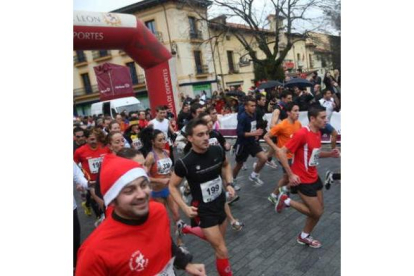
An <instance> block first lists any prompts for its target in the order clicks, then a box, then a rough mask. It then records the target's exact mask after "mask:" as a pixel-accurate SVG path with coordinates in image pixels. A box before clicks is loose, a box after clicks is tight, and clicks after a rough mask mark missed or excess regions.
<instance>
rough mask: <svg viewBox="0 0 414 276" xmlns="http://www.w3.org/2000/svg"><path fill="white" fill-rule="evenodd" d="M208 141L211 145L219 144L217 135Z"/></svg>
mask: <svg viewBox="0 0 414 276" xmlns="http://www.w3.org/2000/svg"><path fill="white" fill-rule="evenodd" d="M208 143H209V145H210V146H217V145H218V144H219V142H218V140H217V138H216V137H214V138H210V139H208Z"/></svg>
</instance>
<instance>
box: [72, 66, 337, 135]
mask: <svg viewBox="0 0 414 276" xmlns="http://www.w3.org/2000/svg"><path fill="white" fill-rule="evenodd" d="M293 78H303V79H307V80H308V81H310V83H311V84H312V85H311V86H306V87H305V86H302V87H301V86H293V87H289V88H286V87H283V86H277V87H273V88H270V89H262V90H259V89H257V88H256V87H255V86H252V87H250V88H249V90H248V91H247V92H244V91H242V89H241V87H240V86H239V87H235V86H230V87H229V88H226V89H224V90H223V89H219V90H216V91H213V93H212V94H211V97H209V96H208V95H207V93H206V92H205V91H202V92H201V93H200V94H199V95H195V97H194V98H191V97H190V96H189V95H184V94H183V93H180V95H179V99H180V108H181V109H180V110H179V111H177V112H178V114H177V116H176V115H175V114H173V113H172V112H171V110H170V109H167V119H169V120H170V122H171V124H172V126H173V128H174V130H176V131H177V130H179V129H181V128H182V127H183V126H184V125H186V124H187V122H188V121H189V120H190V119H191V118H192V116H191V111H190V107H191V105H193V104H194V103H198V104H200V105H202V106H204V107H205V109H208V108H214V109H215V110H216V111H217V114H221V115H227V114H231V113H240V109H243V104H244V99H246V98H247V97H248V96H254V97H255V98H256V99H257V100H260V99H262V101H263V103H261V104H260V105H259V106H260V111H261V112H263V113H272V112H273V111H274V109H275V108H276V107H277V105H278V104H279V103H280V101H281V96H282V93H285V94H286V93H288V94H291V95H292V98H293V102H296V103H297V104H298V105H299V108H300V111H307V109H308V106H309V105H310V104H312V103H314V102H320V104H321V105H323V106H325V107H326V108H327V109H328V110H329V111H330V114H331V113H332V112H333V111H337V112H339V111H340V109H341V103H340V99H341V87H340V86H341V76H340V73H339V70H338V69H335V70H333V72H332V73H331V72H329V71H328V72H326V73H325V75H324V76H323V78H321V77H320V76H318V73H317V72H315V71H312V72H307V73H304V72H302V70H297V71H296V72H295V73H291V72H288V71H286V72H285V79H284V82H287V81H289V80H291V79H293ZM261 83H262V82H258V83H257V86H258V85H260V84H261ZM263 97H264V98H263ZM167 108H168V107H167ZM152 119H153V116H152V113H151V110H150V109H149V108H148V109H146V110H141V111H138V112H130V113H129V114H126V112H121V113H120V114H117V115H116V118H115V120H116V121H117V122H118V123H119V125H120V128H121V131H122V132H125V131H126V130H127V128H128V126H129V122H130V121H136V120H137V121H138V122H139V124H138V127H139V129H143V128H145V127H146V126H147V125H148V122H149V121H150V120H152ZM111 120H112V119H111V117H109V116H103V115H100V116H84V117H82V116H81V117H76V118H74V125H76V126H78V127H81V128H84V129H85V128H91V127H95V126H96V127H100V128H102V129H105V128H106V127H107V125H108V124H109V122H110V121H111ZM104 131H105V130H104Z"/></svg>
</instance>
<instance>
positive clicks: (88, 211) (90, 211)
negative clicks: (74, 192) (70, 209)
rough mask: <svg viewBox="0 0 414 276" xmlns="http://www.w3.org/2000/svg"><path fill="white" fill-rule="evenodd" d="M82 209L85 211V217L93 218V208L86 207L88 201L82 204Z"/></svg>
mask: <svg viewBox="0 0 414 276" xmlns="http://www.w3.org/2000/svg"><path fill="white" fill-rule="evenodd" d="M82 207H83V209H84V211H85V215H87V216H88V217H90V216H92V208H91V207H88V206H86V201H84V202H82Z"/></svg>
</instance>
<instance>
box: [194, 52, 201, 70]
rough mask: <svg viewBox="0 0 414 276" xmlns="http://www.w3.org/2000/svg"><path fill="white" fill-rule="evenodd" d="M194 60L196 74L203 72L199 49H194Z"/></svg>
mask: <svg viewBox="0 0 414 276" xmlns="http://www.w3.org/2000/svg"><path fill="white" fill-rule="evenodd" d="M194 60H195V64H196V72H197V74H202V73H203V63H202V62H201V51H194Z"/></svg>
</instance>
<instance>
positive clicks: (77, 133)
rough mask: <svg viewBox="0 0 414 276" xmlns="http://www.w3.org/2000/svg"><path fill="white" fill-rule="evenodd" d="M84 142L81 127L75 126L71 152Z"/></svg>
mask: <svg viewBox="0 0 414 276" xmlns="http://www.w3.org/2000/svg"><path fill="white" fill-rule="evenodd" d="M85 143H86V140H85V133H84V130H83V128H81V127H75V128H74V129H73V153H75V150H77V149H78V148H80V147H81V146H83V145H85Z"/></svg>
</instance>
